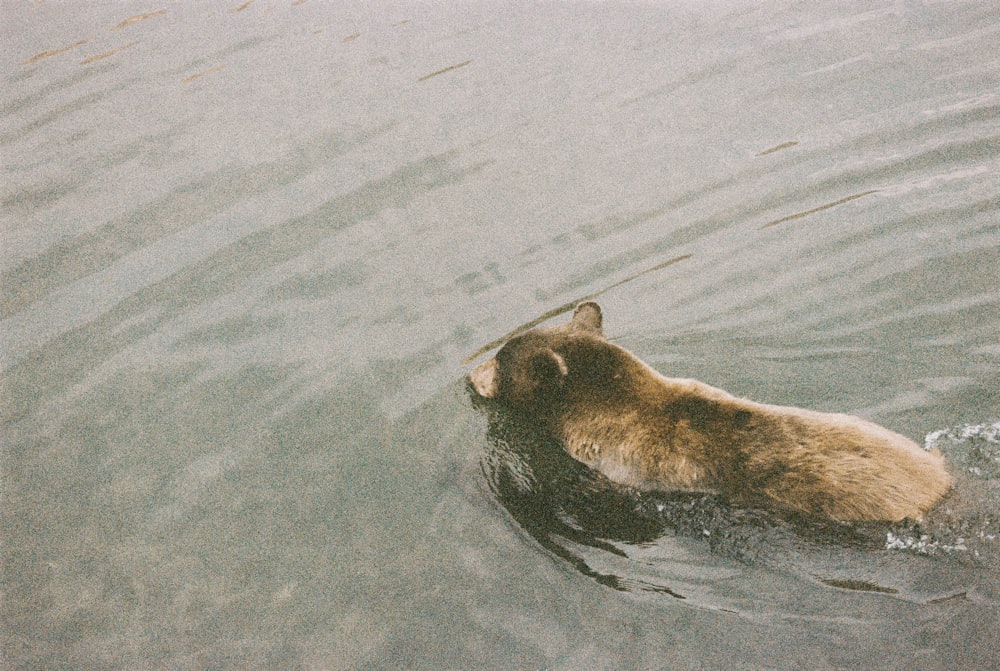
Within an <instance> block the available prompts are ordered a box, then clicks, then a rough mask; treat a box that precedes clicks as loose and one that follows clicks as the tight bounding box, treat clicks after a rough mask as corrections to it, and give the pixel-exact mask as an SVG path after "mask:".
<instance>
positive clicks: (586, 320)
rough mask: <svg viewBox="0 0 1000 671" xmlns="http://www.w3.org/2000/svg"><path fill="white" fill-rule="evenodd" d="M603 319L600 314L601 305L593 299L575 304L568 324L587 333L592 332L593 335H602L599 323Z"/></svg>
mask: <svg viewBox="0 0 1000 671" xmlns="http://www.w3.org/2000/svg"><path fill="white" fill-rule="evenodd" d="M603 321H604V318H603V316H602V315H601V306H600V305H598V304H597V303H594V302H593V301H587V302H586V303H580V304H579V305H577V306H576V310H575V311H574V312H573V319H572V320H571V321H570V325H571V326H572V327H573V328H575V329H579V330H580V331H586V332H587V333H593V334H594V335H603V332H602V331H601V324H602V322H603Z"/></svg>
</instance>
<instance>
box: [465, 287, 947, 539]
mask: <svg viewBox="0 0 1000 671" xmlns="http://www.w3.org/2000/svg"><path fill="white" fill-rule="evenodd" d="M601 323H602V315H601V309H600V307H599V306H598V305H597V304H596V303H592V302H586V303H582V304H580V305H579V306H577V308H576V311H575V312H574V314H573V319H572V320H571V321H570V322H569V323H568V324H564V325H562V326H558V327H554V328H537V329H534V330H531V331H528V332H526V333H524V334H522V335H519V336H517V337H514V338H512V339H511V340H509V341H508V342H507V343H506V344H505V345H504V346H503V347H502V348H501V349H500V351H499V352H497V355H496V357H495V358H493V359H491V360H489V361H487V362H485V363H483V364H481V365H479V366H477V367H476V368H475V369H474V370H473V371H472V372H471V373H470V374H469V383H470V386H471V387H472V388H473V390H474V391H475V393H477V394H479V395H480V396H482V397H484V398H489V399H495V401H496V402H497V403H499V404H502V405H503V406H506V407H509V408H511V409H513V410H515V411H519V412H521V413H524V414H526V415H527V416H528V417H529V418H531V419H532V420H533V421H536V422H537V423H538V424H539V425H540V427H541V428H542V429H543V430H544V431H546V432H547V433H548V434H550V435H551V436H552V437H553V438H555V439H556V440H558V441H560V442H561V443H562V445H563V446H564V447H565V449H566V451H567V452H568V453H569V454H570V455H571V456H573V457H574V458H576V459H577V460H579V461H581V462H583V463H585V464H587V465H588V466H590V467H591V468H594V469H597V470H599V471H600V472H602V473H603V474H604V475H605V476H607V477H608V478H609V479H610V480H612V481H614V482H618V483H621V484H624V485H629V486H633V487H637V488H640V489H658V490H671V489H696V490H697V489H706V490H712V491H717V492H720V493H722V494H723V495H725V496H727V497H729V498H730V499H732V500H735V501H737V502H750V501H765V502H767V503H769V504H770V506H771V507H774V508H778V509H784V510H786V511H789V512H794V513H798V514H805V515H808V516H818V517H824V518H828V519H832V520H836V521H863V520H867V521H892V522H895V521H899V520H902V519H904V518H912V519H920V518H921V517H922V516H923V515H924V513H926V512H927V511H928V510H929V509H930V508H931V507H932V506H933V505H934V504H935V503H936V502H937V501H938V500H940V499H941V497H942V496H943V495H944V494H945V492H947V491H948V489H949V488H950V486H951V478H950V477H949V475H948V473H947V471H946V470H945V468H944V460H943V459H942V457H941V456H940V455H939V454H937V453H936V452H928V451H926V450H923V449H921V448H920V447H919V446H917V445H916V444H915V443H913V442H912V441H910V440H908V439H907V438H904V437H903V436H901V435H899V434H896V433H893V432H892V431H889V430H888V429H884V428H882V427H881V426H878V425H876V424H873V423H871V422H867V421H865V420H863V419H859V418H857V417H852V416H850V415H841V414H831V413H823V412H814V411H812V410H802V409H799V408H791V407H782V406H776V405H765V404H762V403H756V402H753V401H748V400H745V399H741V398H737V397H735V396H732V395H731V394H728V393H726V392H724V391H722V390H721V389H716V388H714V387H710V386H709V385H707V384H703V383H701V382H698V381H696V380H688V379H671V378H667V377H664V376H663V375H660V374H659V373H657V372H656V371H655V370H653V369H652V368H650V367H649V366H648V365H646V364H645V363H643V362H642V361H640V360H639V359H638V358H637V357H635V356H634V355H633V354H631V353H630V352H628V351H626V350H625V349H623V348H621V347H619V346H617V345H614V344H613V343H610V342H608V341H607V340H605V338H604V337H603V334H602V329H601Z"/></svg>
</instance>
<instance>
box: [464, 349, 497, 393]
mask: <svg viewBox="0 0 1000 671" xmlns="http://www.w3.org/2000/svg"><path fill="white" fill-rule="evenodd" d="M469 384H471V385H472V388H473V389H475V390H476V393H477V394H479V395H480V396H482V397H483V398H493V397H495V396H496V393H497V360H496V359H490V360H489V361H486V362H485V363H481V364H479V365H478V366H476V367H475V368H473V369H472V372H470V373H469Z"/></svg>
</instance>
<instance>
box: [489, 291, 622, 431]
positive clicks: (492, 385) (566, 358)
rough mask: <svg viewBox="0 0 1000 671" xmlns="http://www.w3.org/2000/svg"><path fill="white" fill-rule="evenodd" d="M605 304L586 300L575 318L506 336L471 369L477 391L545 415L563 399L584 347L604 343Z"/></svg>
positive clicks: (520, 408) (518, 407) (578, 308)
mask: <svg viewBox="0 0 1000 671" xmlns="http://www.w3.org/2000/svg"><path fill="white" fill-rule="evenodd" d="M601 322H602V315H601V308H600V306H598V305H597V303H592V302H587V303H581V304H580V305H578V306H577V308H576V311H575V312H574V313H573V319H571V320H570V321H569V323H567V324H563V325H562V326H557V327H553V328H539V329H534V330H532V331H528V332H527V333H524V334H522V335H519V336H516V337H514V338H512V339H511V340H509V341H507V343H506V344H504V346H503V347H501V348H500V351H499V352H497V355H496V356H495V357H494V358H492V359H490V360H489V361H487V362H485V363H483V364H480V365H479V366H477V367H476V368H474V369H473V370H472V372H471V373H469V384H470V386H471V387H472V389H473V390H474V391H475V393H476V394H478V395H479V396H481V397H483V398H488V399H494V400H496V401H497V402H498V403H501V404H503V405H507V406H510V407H513V408H515V409H518V410H521V411H524V412H528V413H531V414H544V413H545V412H546V411H547V410H551V409H553V407H554V406H556V405H558V403H559V401H561V400H562V398H563V396H564V394H565V392H566V381H567V379H568V378H569V376H570V374H571V371H576V370H578V369H579V368H581V367H587V368H589V366H580V365H578V364H581V363H585V362H581V361H580V359H581V358H592V357H587V355H586V354H585V353H584V350H593V349H594V348H595V346H598V344H599V343H605V340H604V338H603V335H602V331H601Z"/></svg>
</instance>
